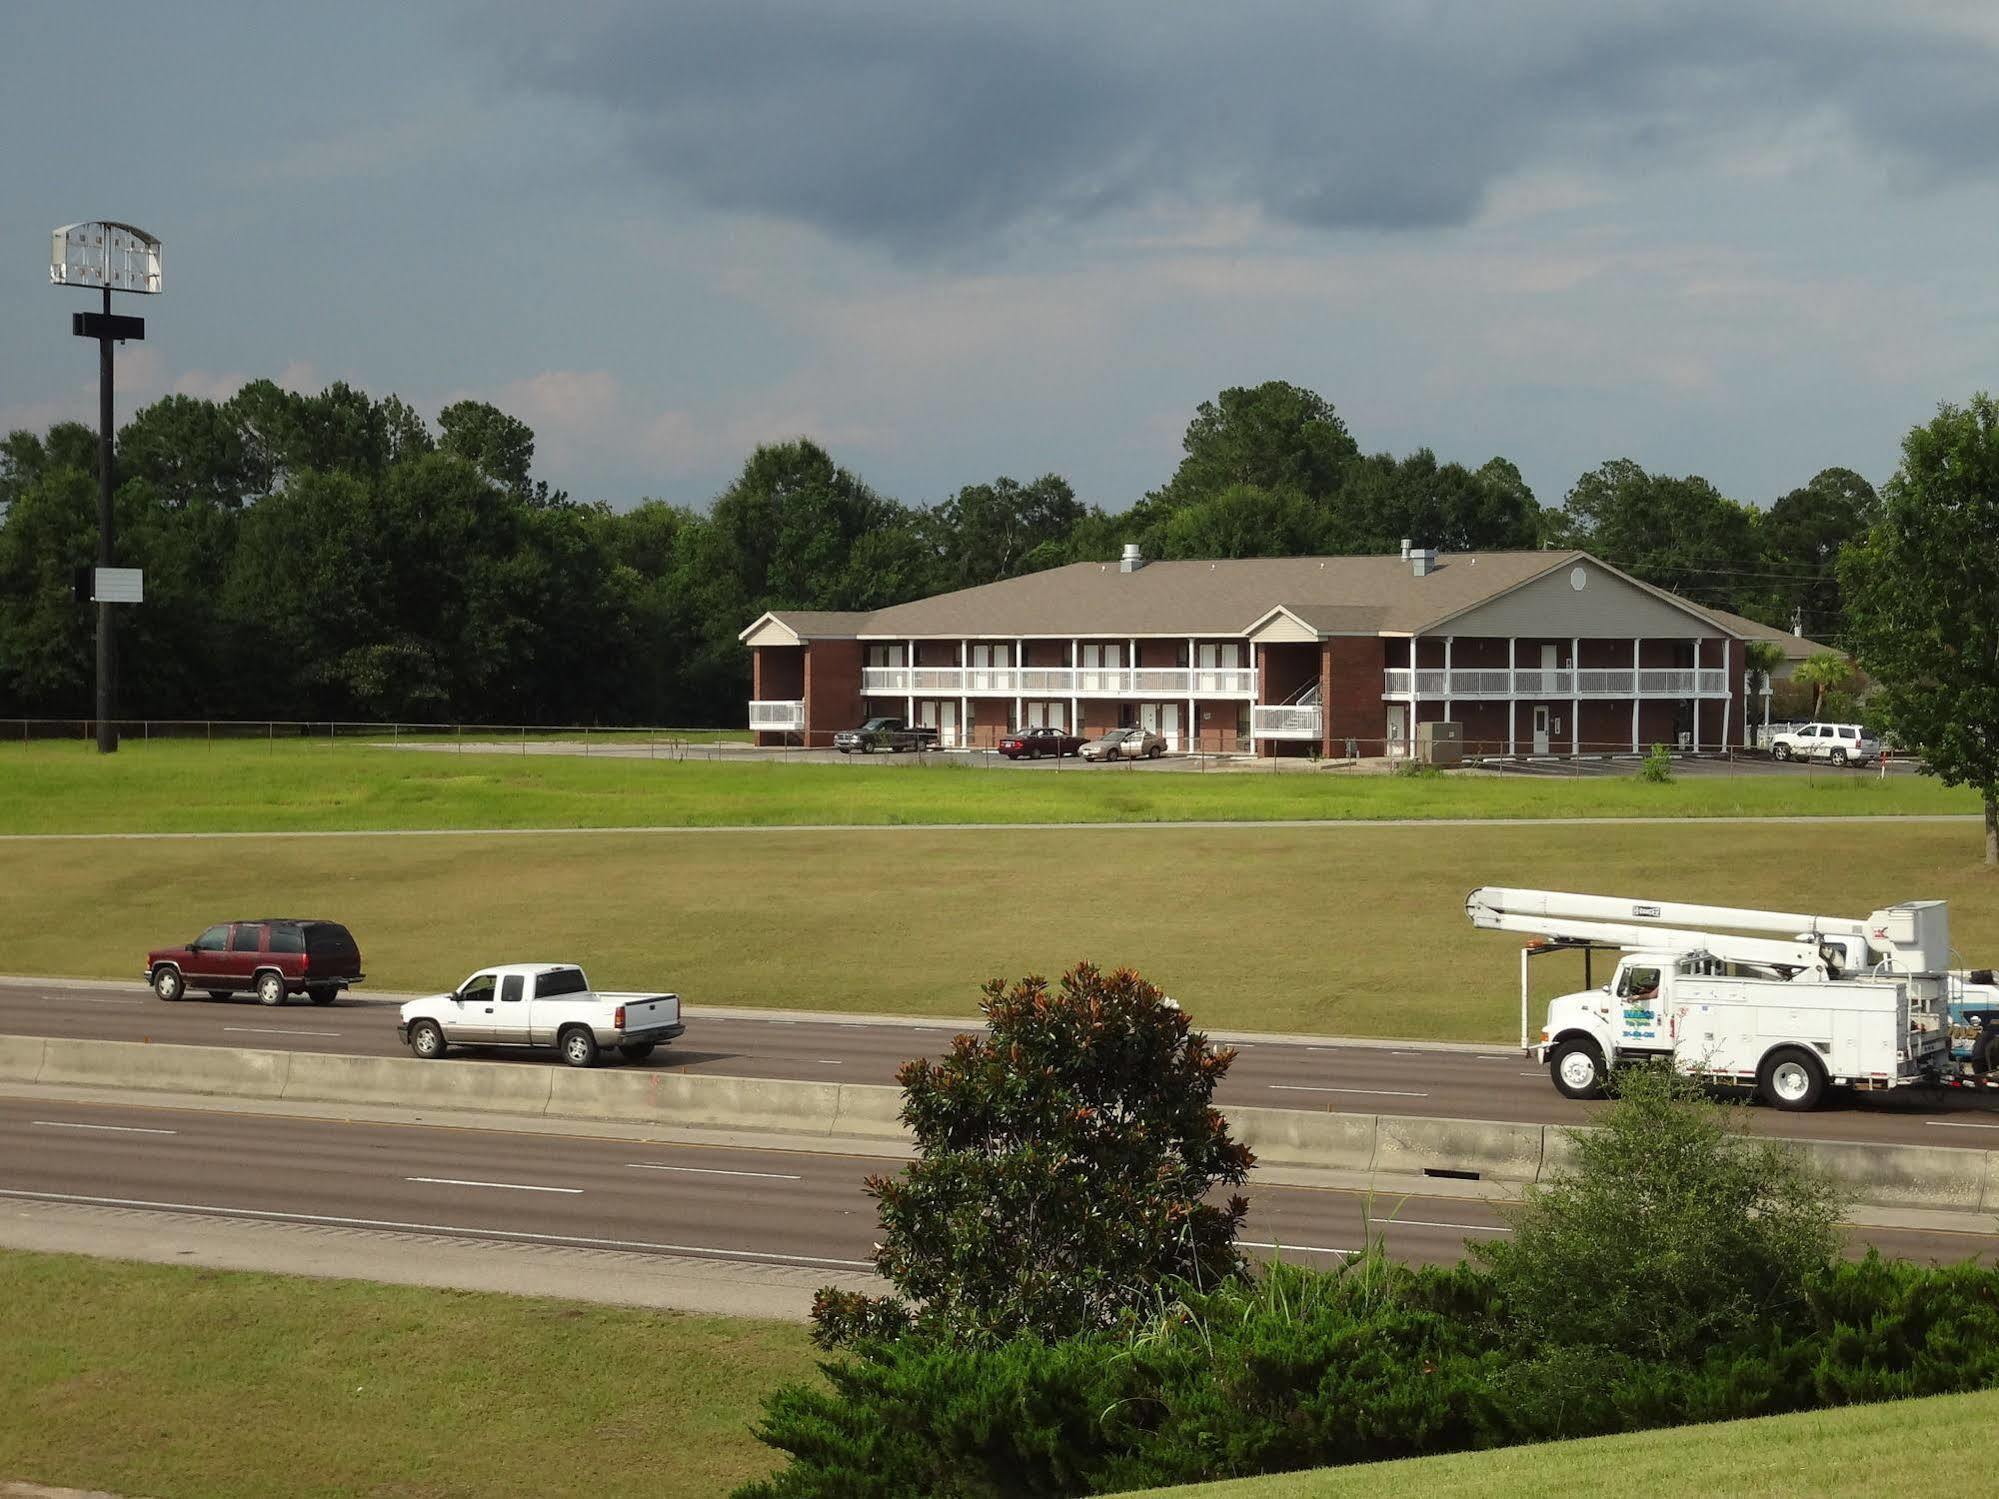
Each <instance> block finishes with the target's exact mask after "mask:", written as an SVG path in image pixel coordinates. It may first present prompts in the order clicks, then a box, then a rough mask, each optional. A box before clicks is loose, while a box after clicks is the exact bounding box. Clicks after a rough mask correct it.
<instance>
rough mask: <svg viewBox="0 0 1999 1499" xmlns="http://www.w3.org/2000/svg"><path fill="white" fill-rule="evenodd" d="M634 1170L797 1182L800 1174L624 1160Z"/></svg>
mask: <svg viewBox="0 0 1999 1499" xmlns="http://www.w3.org/2000/svg"><path fill="white" fill-rule="evenodd" d="M625 1164H626V1165H627V1166H629V1167H630V1168H631V1169H632V1170H634V1171H681V1172H685V1173H686V1174H687V1175H689V1176H754V1177H757V1178H758V1179H759V1180H762V1181H773V1182H799V1181H804V1180H805V1178H804V1177H802V1176H794V1175H792V1174H791V1173H789V1172H786V1171H724V1170H723V1169H722V1168H721V1167H719V1166H655V1165H653V1164H652V1162H650V1161H627V1162H625Z"/></svg>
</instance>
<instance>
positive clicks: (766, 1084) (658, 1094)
mask: <svg viewBox="0 0 1999 1499" xmlns="http://www.w3.org/2000/svg"><path fill="white" fill-rule="evenodd" d="M549 1080H550V1092H549V1099H548V1113H549V1114H550V1115H552V1116H561V1117H571V1118H582V1119H625V1120H638V1121H643V1122H645V1123H650V1124H671V1125H675V1126H677V1127H680V1128H683V1129H730V1130H735V1129H745V1130H773V1131H782V1132H784V1133H787V1134H795V1135H831V1134H833V1132H834V1120H835V1119H836V1118H837V1117H838V1116H839V1111H840V1086H839V1084H837V1083H794V1082H782V1081H778V1080H776V1079H772V1078H760V1077H710V1076H706V1075H703V1074H700V1073H689V1072H620V1071H617V1070H615V1069H613V1070H608V1071H602V1072H597V1071H591V1072H580V1071H574V1070H569V1069H555V1068H551V1069H550V1071H549Z"/></svg>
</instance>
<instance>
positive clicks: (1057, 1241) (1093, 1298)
mask: <svg viewBox="0 0 1999 1499" xmlns="http://www.w3.org/2000/svg"><path fill="white" fill-rule="evenodd" d="M981 1009H982V1010H983V1011H984V1013H985V1017H986V1032H985V1034H984V1035H977V1036H973V1035H961V1036H959V1037H958V1038H957V1039H956V1041H954V1042H953V1043H952V1046H951V1050H950V1051H949V1053H948V1054H947V1055H946V1056H945V1057H944V1058H943V1060H941V1061H938V1062H931V1061H927V1060H921V1059H919V1060H917V1061H913V1062H907V1063H905V1064H904V1065H903V1067H902V1069H901V1071H900V1072H899V1073H898V1074H897V1077H898V1080H899V1081H900V1082H901V1084H902V1087H903V1091H904V1095H905V1099H904V1104H903V1112H902V1117H903V1120H904V1122H906V1123H907V1124H908V1125H909V1127H910V1128H911V1130H913V1131H914V1133H915V1135H916V1149H917V1157H918V1158H917V1160H916V1161H915V1162H914V1163H913V1164H912V1165H910V1166H909V1167H907V1168H906V1169H905V1170H904V1171H903V1172H902V1174H901V1175H900V1176H897V1177H894V1178H884V1177H875V1178H872V1179H871V1180H870V1181H869V1183H868V1191H869V1194H870V1195H871V1196H873V1197H874V1199H875V1201H876V1203H877V1204H878V1206H879V1209H880V1215H881V1230H882V1237H881V1243H880V1244H879V1245H878V1246H877V1248H876V1250H875V1265H876V1267H877V1268H878V1269H879V1270H880V1271H881V1273H882V1275H883V1276H884V1277H885V1278H886V1279H887V1280H888V1281H889V1282H890V1283H891V1284H892V1285H893V1286H894V1287H895V1289H896V1293H897V1295H896V1297H893V1298H883V1299H882V1300H879V1301H877V1300H872V1299H870V1298H867V1297H862V1296H859V1295H856V1294H854V1293H847V1292H836V1291H831V1290H828V1291H822V1292H821V1293H820V1299H819V1304H818V1306H817V1308H816V1310H815V1317H816V1318H817V1321H818V1335H819V1337H820V1338H821V1340H822V1342H827V1343H837V1342H841V1341H845V1340H848V1339H850V1338H853V1337H855V1336H859V1335H866V1334H870V1333H878V1332H881V1331H884V1330H893V1329H895V1328H897V1327H900V1326H904V1325H907V1324H909V1323H910V1322H912V1321H915V1322H918V1323H920V1324H921V1325H923V1326H925V1327H927V1328H930V1329H932V1330H938V1331H943V1332H946V1333H948V1334H949V1335H950V1336H953V1337H955V1338H958V1339H961V1340H967V1341H971V1342H977V1343H992V1342H998V1341H1001V1340H1004V1339H1006V1338H1010V1337H1014V1336H1017V1335H1021V1334H1029V1335H1034V1336H1039V1337H1047V1338H1057V1337H1064V1336H1068V1335H1070V1334H1074V1333H1079V1332H1085V1331H1088V1330H1091V1329H1097V1328H1103V1327H1107V1326H1109V1325H1111V1324H1112V1323H1113V1322H1114V1321H1115V1320H1116V1319H1117V1318H1118V1316H1119V1315H1120V1314H1121V1313H1124V1312H1126V1311H1129V1310H1132V1309H1134V1308H1137V1307H1139V1306H1142V1305H1144V1304H1145V1303H1146V1301H1147V1300H1148V1298H1150V1297H1151V1296H1152V1295H1153V1294H1154V1293H1155V1290H1156V1288H1157V1287H1158V1286H1160V1285H1161V1284H1162V1283H1164V1282H1167V1281H1170V1280H1174V1279H1180V1280H1185V1281H1189V1282H1192V1283H1193V1284H1195V1285H1208V1286H1212V1285H1215V1284H1217V1283H1219V1282H1221V1281H1222V1280H1224V1279H1227V1278H1230V1277H1233V1276H1236V1275H1238V1274H1240V1273H1241V1271H1242V1259H1241V1256H1240V1254H1239V1252H1238V1251H1237V1249H1236V1247H1235V1235H1236V1230H1237V1229H1238V1228H1239V1227H1240V1225H1241V1223H1242V1219H1243V1215H1244V1213H1245V1212H1246V1211H1247V1207H1248V1205H1247V1204H1246V1203H1245V1202H1244V1201H1243V1199H1242V1198H1241V1197H1239V1196H1237V1197H1232V1198H1230V1199H1229V1200H1228V1201H1227V1202H1226V1203H1221V1204H1218V1203H1214V1202H1211V1201H1209V1200H1208V1194H1209V1193H1210V1191H1211V1189H1213V1188H1214V1187H1217V1186H1239V1185H1241V1183H1242V1181H1243V1179H1244V1177H1245V1175H1246V1174H1247V1172H1248V1170H1249V1167H1250V1165H1251V1164H1252V1163H1253V1161H1254V1159H1255V1158H1254V1157H1253V1156H1252V1155H1251V1154H1250V1152H1249V1150H1248V1148H1247V1147H1246V1146H1243V1145H1241V1144H1238V1143H1237V1142H1236V1141H1234V1140H1232V1139H1231V1138H1230V1137H1229V1130H1228V1123H1227V1121H1226V1120H1224V1119H1223V1118H1222V1116H1221V1114H1220V1113H1219V1112H1217V1111H1216V1109H1215V1108H1214V1103H1213V1100H1214V1093H1215V1088H1216V1086H1217V1085H1218V1084H1219V1083H1220V1082H1221V1080H1222V1078H1223V1077H1224V1076H1226V1075H1227V1073H1228V1069H1229V1063H1230V1062H1231V1061H1232V1060H1233V1059H1234V1056H1235V1053H1234V1052H1232V1051H1227V1050H1217V1049H1216V1048H1215V1047H1213V1046H1212V1045H1210V1044H1209V1042H1208V1039H1207V1037H1206V1036H1204V1035H1202V1034H1201V1033H1200V1032H1198V1031H1196V1030H1194V1029H1193V1027H1192V1026H1191V1024H1190V1023H1189V1022H1188V1019H1187V1016H1186V1014H1185V1013H1184V1012H1183V1011H1182V1010H1181V1009H1180V1008H1179V1006H1177V1005H1175V1004H1174V1003H1173V1002H1172V1001H1171V1000H1169V999H1167V998H1166V997H1165V996H1164V995H1163V994H1161V993H1160V992H1159V990H1157V989H1155V988H1154V987H1153V986H1152V985H1150V984H1148V983H1146V982H1145V980H1143V979H1141V978H1140V977H1139V976H1138V975H1137V974H1135V973H1132V972H1130V971H1128V970H1123V969H1120V970H1118V971H1116V972H1113V973H1100V972H1098V970H1097V969H1095V968H1093V967H1090V966H1089V965H1088V964H1083V965H1079V966H1078V967H1076V968H1074V969H1072V970H1071V971H1070V972H1069V973H1067V974H1065V975H1063V978H1062V982H1061V984H1060V986H1059V987H1057V988H1055V989H1052V990H1051V989H1050V988H1049V986H1048V984H1047V983H1046V982H1045V981H1044V980H1042V979H1039V978H1028V979H1024V980H1022V981H1021V982H1019V983H1017V984H1015V985H1013V986H1012V987H1011V988H1008V987H1007V986H1006V985H1005V984H1004V983H1002V982H1001V981H1000V980H998V979H995V980H994V981H993V982H992V983H990V984H988V985H987V986H986V989H985V1000H984V1003H983V1004H982V1005H981Z"/></svg>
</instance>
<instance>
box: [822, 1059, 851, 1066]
mask: <svg viewBox="0 0 1999 1499" xmlns="http://www.w3.org/2000/svg"><path fill="white" fill-rule="evenodd" d="M819 1065H820V1066H821V1067H844V1066H846V1065H847V1064H846V1063H845V1062H841V1061H836V1060H835V1059H834V1058H832V1057H821V1058H820V1059H819Z"/></svg>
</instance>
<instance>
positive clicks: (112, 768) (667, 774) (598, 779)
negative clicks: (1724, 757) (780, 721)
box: [0, 739, 1978, 833]
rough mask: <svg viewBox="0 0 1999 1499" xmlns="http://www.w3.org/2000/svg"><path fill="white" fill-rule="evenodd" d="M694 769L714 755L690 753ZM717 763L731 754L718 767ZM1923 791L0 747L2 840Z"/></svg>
mask: <svg viewBox="0 0 1999 1499" xmlns="http://www.w3.org/2000/svg"><path fill="white" fill-rule="evenodd" d="M699 753H705V752H699ZM720 753H724V754H730V753H734V754H741V753H742V752H740V751H737V752H729V751H723V752H720ZM1977 810H1978V802H1977V799H1976V798H1975V797H1974V796H1973V795H1972V794H1971V793H1970V792H1966V791H1962V790H1951V789H1948V788H1945V787H1943V786H1939V785H1938V784H1936V782H1934V781H1933V780H1930V779H1929V778H1927V777H1919V776H1910V775H1895V776H1890V777H1886V778H1882V777H1879V776H1876V775H1874V774H1873V773H1872V772H1866V771H1833V770H1831V769H1824V770H1805V769H1799V770H1797V771H1794V772H1790V773H1786V774H1781V775H1771V774H1764V775H1738V776H1729V775H1719V774H1699V775H1693V774H1689V775H1686V776H1683V777H1682V778H1681V779H1679V780H1678V781H1676V782H1674V783H1672V784H1670V785H1663V786H1659V785H1650V784H1646V783H1643V782H1640V781H1638V780H1637V779H1636V778H1635V777H1634V776H1631V775H1617V776H1605V777H1598V778H1590V777H1582V778H1563V777H1548V778H1538V777H1535V778H1530V777H1518V776H1496V775H1483V774H1469V773H1468V774H1463V775H1457V774H1453V775H1446V776H1437V777H1424V778H1405V777H1399V776H1387V775H1350V774H1335V773H1329V772H1318V771H1296V772H1290V773H1284V772H1277V771H1270V770H1263V769H1247V770H1216V771H1212V772H1193V771H1186V772H1159V771H1152V770H1136V769H1132V768H1129V767H1113V766H1099V767H1091V766H1085V765H1082V764H1080V763H1078V762H1069V763H1067V764H1066V765H1065V766H1064V767H1063V768H1061V769H1059V770H1055V769H1047V768H1041V769H1025V770H1020V769H1006V768H995V767H988V766H985V765H982V764H980V763H978V762H976V761H972V760H967V759H961V758H958V757H954V756H928V757H924V758H922V759H920V760H919V759H915V758H901V759H894V758H891V759H887V760H884V759H883V758H882V757H879V756H877V757H871V758H869V759H866V760H863V761H857V762H855V763H852V764H847V763H841V764H833V765H826V764H811V765H794V764H786V763H783V762H781V761H771V760H764V759H756V760H752V761H750V763H739V762H728V761H709V760H704V759H672V758H658V759H653V758H647V757H645V756H644V755H642V754H634V755H630V756H612V755H599V756H596V757H593V758H586V757H584V756H581V755H575V754H562V755H555V754H550V755H534V754H518V753H513V752H511V751H510V750H509V749H508V747H507V746H504V745H497V744H496V745H489V746H487V747H486V749H485V750H483V751H482V750H481V749H480V748H479V747H478V746H476V745H475V746H471V747H468V748H467V749H466V750H465V751H464V752H462V753H461V752H445V751H436V752H433V751H429V750H412V749H393V748H388V747H376V746H373V745H368V744H354V743H350V742H344V741H341V742H332V743H329V742H326V741H303V740H297V739H293V740H289V741H286V740H273V741H269V742H263V741H252V742H248V743H244V742H240V741H239V742H225V743H217V744H215V745H214V746H213V747H210V746H207V745H205V744H203V743H201V742H199V741H195V742H190V741H185V740H175V741H156V742H154V743H151V744H146V743H143V742H137V741H127V743H126V745H125V747H124V748H122V749H121V750H120V751H119V752H118V753H117V754H116V755H114V756H108V757H103V756H98V755H97V754H95V753H94V751H93V750H91V749H90V748H89V747H87V746H80V745H73V744H66V743H65V744H45V743H30V744H26V745H22V744H4V745H0V833H187V832H238V831H241V832H259V831H267V832H317V831H350V830H357V829H359V830H383V831H387V830H393V829H416V828H593V827H597V828H602V827H716V826H758V827H778V826H824V825H829V824H864V825H898V824H914V825H941V824H950V823H1029V822H1059V823H1067V822H1074V823H1103V822H1167V821H1182V820H1191V821H1224V822H1237V821H1240V822H1267V821H1283V820H1291V819H1308V820H1325V819H1329V820H1352V819H1374V818H1419V819H1430V818H1463V817H1475V818H1485V817H1498V818H1549V817H1697V816H1705V817H1738V816H1741V817H1794V816H1809V817H1826V816H1869V815H1876V814H1881V813H1965V814H1970V813H1975V812H1976V811H1977Z"/></svg>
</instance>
